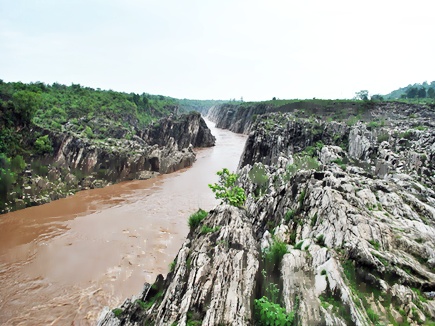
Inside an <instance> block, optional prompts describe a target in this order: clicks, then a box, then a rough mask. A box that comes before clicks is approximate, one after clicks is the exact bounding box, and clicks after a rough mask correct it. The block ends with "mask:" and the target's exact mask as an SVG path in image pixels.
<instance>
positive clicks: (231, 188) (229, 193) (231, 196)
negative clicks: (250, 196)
mask: <svg viewBox="0 0 435 326" xmlns="http://www.w3.org/2000/svg"><path fill="white" fill-rule="evenodd" d="M216 174H217V175H218V176H219V181H218V183H215V184H209V185H208V186H209V187H210V189H211V190H212V191H213V192H214V193H215V196H216V199H222V200H223V202H225V203H227V204H230V205H232V206H235V207H241V206H243V204H244V203H245V200H246V195H245V191H244V190H243V189H242V188H240V187H238V186H236V185H235V184H236V181H237V178H238V177H239V176H238V175H237V174H235V173H230V171H229V170H228V169H226V168H224V169H222V171H218V172H217V173H216Z"/></svg>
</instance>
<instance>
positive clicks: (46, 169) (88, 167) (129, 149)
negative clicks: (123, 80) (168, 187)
mask: <svg viewBox="0 0 435 326" xmlns="http://www.w3.org/2000/svg"><path fill="white" fill-rule="evenodd" d="M39 132H41V133H42V134H46V135H48V136H49V139H50V140H51V143H52V146H53V153H52V154H51V155H46V156H45V157H44V159H43V161H42V162H40V164H38V167H36V168H34V169H32V168H30V169H29V170H27V171H25V175H24V176H23V180H24V181H23V189H22V192H21V193H16V194H15V196H11V198H10V202H9V203H7V206H6V211H8V210H13V209H17V208H23V207H25V206H33V205H38V204H41V203H45V202H49V201H51V200H54V199H58V198H62V197H65V196H67V195H69V194H72V193H73V192H75V191H77V190H81V189H89V188H96V187H102V186H104V185H107V184H109V183H115V182H119V181H123V180H132V179H148V178H151V177H153V176H155V175H157V174H159V173H171V172H174V171H176V170H179V169H182V168H185V167H188V166H190V165H192V163H193V162H194V161H195V153H194V152H193V148H194V147H209V146H213V145H214V142H215V139H214V137H213V136H212V135H211V133H210V130H209V129H208V127H207V125H206V124H205V122H204V120H203V119H202V117H201V115H200V114H199V113H191V114H186V115H182V116H180V117H178V118H175V117H172V118H162V119H161V120H160V121H159V122H158V123H155V124H154V125H152V126H150V127H149V128H147V129H145V130H140V131H137V133H136V135H135V136H133V137H132V138H131V139H125V138H124V136H125V135H124V134H123V133H121V134H119V133H117V130H116V129H114V130H113V132H112V137H108V138H106V139H104V140H96V139H91V138H86V137H83V134H77V133H75V132H74V130H70V131H67V132H53V131H48V130H39Z"/></svg>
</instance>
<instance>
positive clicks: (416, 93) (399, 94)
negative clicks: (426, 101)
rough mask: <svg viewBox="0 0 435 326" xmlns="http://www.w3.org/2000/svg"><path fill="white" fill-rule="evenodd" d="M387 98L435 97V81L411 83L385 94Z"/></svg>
mask: <svg viewBox="0 0 435 326" xmlns="http://www.w3.org/2000/svg"><path fill="white" fill-rule="evenodd" d="M383 97H384V98H385V99H386V100H395V99H400V98H435V81H433V82H431V83H430V84H429V83H428V82H424V83H422V84H418V83H417V84H414V85H411V84H409V85H408V86H406V87H402V88H399V89H396V90H394V91H392V92H391V93H388V94H386V95H383Z"/></svg>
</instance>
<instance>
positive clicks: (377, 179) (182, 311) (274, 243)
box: [100, 105, 435, 326]
mask: <svg viewBox="0 0 435 326" xmlns="http://www.w3.org/2000/svg"><path fill="white" fill-rule="evenodd" d="M385 108H386V107H385V105H382V106H380V107H378V108H374V109H373V110H372V111H370V114H372V115H373V117H374V120H372V121H371V122H364V121H355V122H354V123H352V124H350V123H345V122H327V121H322V120H320V119H316V118H313V119H299V118H296V117H295V116H294V115H292V114H288V113H269V114H266V115H263V116H262V117H261V119H259V120H258V121H257V122H256V124H255V125H254V126H253V127H252V129H251V130H254V131H253V132H252V133H251V134H250V135H249V138H248V140H247V144H246V146H245V149H244V153H243V154H242V157H241V161H240V166H239V171H238V173H239V175H240V176H239V180H238V182H239V185H240V186H241V187H243V188H244V189H245V192H246V194H247V200H246V203H245V205H244V207H243V208H235V207H230V206H226V205H219V206H217V207H216V208H215V209H214V210H213V211H211V212H210V213H209V215H208V216H207V217H206V218H205V219H204V220H203V221H202V222H201V225H200V226H199V227H197V229H195V230H192V231H191V232H190V234H189V236H188V238H187V239H186V242H185V243H184V244H183V246H182V248H181V249H180V251H179V253H178V256H177V258H176V260H175V265H174V270H173V271H172V272H170V273H169V274H168V276H167V278H166V279H163V277H162V276H161V275H160V276H159V277H158V278H157V280H156V282H155V284H154V285H153V286H151V285H147V286H146V287H145V291H144V292H143V293H142V294H141V295H140V296H139V297H138V298H139V299H137V298H134V299H133V300H127V301H126V302H125V303H124V304H123V305H122V306H121V307H120V308H118V309H117V310H113V311H106V312H105V313H104V314H103V315H102V318H101V320H100V325H140V324H143V323H145V324H147V325H148V324H149V325H181V326H184V325H260V322H261V318H260V317H259V315H258V309H260V308H258V307H259V306H260V307H261V304H262V303H261V302H260V301H258V300H259V299H260V298H262V297H265V298H267V300H269V301H270V302H272V303H273V304H275V305H278V306H280V307H282V308H283V309H285V311H286V312H287V313H288V314H290V313H292V312H293V313H294V319H293V325H307V326H308V325H331V326H332V325H433V320H435V191H434V189H435V174H434V168H435V147H434V145H433V144H434V143H435V128H434V127H435V122H434V121H435V120H434V119H433V118H434V117H435V112H434V111H433V110H432V109H430V108H420V111H416V110H417V109H416V108H415V107H413V106H406V105H405V106H403V107H400V106H399V107H389V109H390V112H389V115H385V112H384V113H383V116H384V117H385V116H386V117H387V120H386V121H385V122H383V123H381V122H380V120H377V118H376V117H379V116H381V113H382V112H383V111H385ZM376 121H378V122H376ZM374 122H376V123H377V124H379V125H377V124H375V123H374ZM259 174H261V175H260V176H259ZM283 248H284V249H283ZM150 289H151V290H152V291H151V290H150ZM150 291H151V292H150ZM259 302H260V303H259ZM280 314H282V313H280ZM278 315H279V314H278V313H277V314H276V315H274V316H275V317H273V318H278V317H276V316H278ZM271 318H272V317H271Z"/></svg>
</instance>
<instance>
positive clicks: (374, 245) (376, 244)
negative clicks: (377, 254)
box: [369, 240, 381, 251]
mask: <svg viewBox="0 0 435 326" xmlns="http://www.w3.org/2000/svg"><path fill="white" fill-rule="evenodd" d="M369 243H370V244H371V245H372V246H373V248H375V249H376V250H378V251H379V248H380V247H381V244H380V243H379V241H375V240H369Z"/></svg>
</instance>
